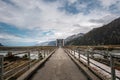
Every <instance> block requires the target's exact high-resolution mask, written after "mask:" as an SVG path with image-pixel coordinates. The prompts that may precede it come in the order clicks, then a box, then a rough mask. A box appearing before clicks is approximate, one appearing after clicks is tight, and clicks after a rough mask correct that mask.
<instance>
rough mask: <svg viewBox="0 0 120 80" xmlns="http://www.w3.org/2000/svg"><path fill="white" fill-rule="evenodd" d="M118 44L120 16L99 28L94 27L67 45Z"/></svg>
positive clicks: (119, 42)
mask: <svg viewBox="0 0 120 80" xmlns="http://www.w3.org/2000/svg"><path fill="white" fill-rule="evenodd" d="M110 44H111V45H118V44H120V18H118V19H116V20H114V21H112V22H111V23H109V24H107V25H104V26H102V27H99V28H94V29H92V30H91V31H89V32H88V33H86V34H84V36H82V37H78V38H76V39H74V40H72V41H70V43H69V44H67V45H110Z"/></svg>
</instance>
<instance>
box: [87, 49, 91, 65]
mask: <svg viewBox="0 0 120 80" xmlns="http://www.w3.org/2000/svg"><path fill="white" fill-rule="evenodd" d="M87 65H88V66H89V65H90V60H89V51H87Z"/></svg>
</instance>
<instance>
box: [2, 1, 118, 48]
mask: <svg viewBox="0 0 120 80" xmlns="http://www.w3.org/2000/svg"><path fill="white" fill-rule="evenodd" d="M118 17H120V0H0V43H2V44H3V45H5V46H33V45H36V44H39V43H41V42H46V41H52V40H56V39H57V38H63V39H64V38H66V37H68V36H70V35H73V34H78V33H87V32H88V31H90V30H91V29H93V28H97V27H100V26H102V25H105V24H108V23H109V22H111V21H112V20H114V19H116V18H118Z"/></svg>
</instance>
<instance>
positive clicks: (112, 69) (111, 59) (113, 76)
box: [110, 54, 116, 80]
mask: <svg viewBox="0 0 120 80" xmlns="http://www.w3.org/2000/svg"><path fill="white" fill-rule="evenodd" d="M114 65H115V64H114V58H113V55H112V54H110V67H111V80H116V78H115V68H114Z"/></svg>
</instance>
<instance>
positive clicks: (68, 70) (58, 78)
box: [31, 48, 87, 80]
mask: <svg viewBox="0 0 120 80" xmlns="http://www.w3.org/2000/svg"><path fill="white" fill-rule="evenodd" d="M31 80H87V77H86V76H85V75H84V74H83V73H82V72H81V71H80V70H79V68H78V67H77V66H76V65H75V64H74V62H73V61H72V60H71V59H70V58H69V57H68V56H67V54H66V53H65V52H64V50H63V49H62V48H59V49H58V50H57V51H56V52H55V53H54V54H53V55H52V56H51V58H50V59H49V60H48V61H47V62H46V63H45V65H44V66H43V67H42V68H41V69H39V70H38V71H37V72H36V73H35V75H34V76H33V77H32V78H31Z"/></svg>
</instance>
